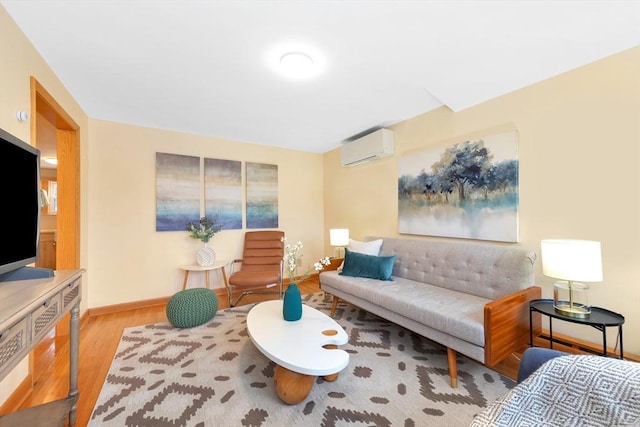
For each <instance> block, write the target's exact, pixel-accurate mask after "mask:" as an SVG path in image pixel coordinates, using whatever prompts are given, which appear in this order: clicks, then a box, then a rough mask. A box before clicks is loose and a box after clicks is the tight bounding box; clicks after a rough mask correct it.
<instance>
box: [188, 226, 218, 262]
mask: <svg viewBox="0 0 640 427" xmlns="http://www.w3.org/2000/svg"><path fill="white" fill-rule="evenodd" d="M216 220H217V218H216V217H215V216H214V217H213V218H208V217H206V216H203V217H202V218H200V221H199V222H197V223H193V222H190V223H188V224H187V227H186V229H187V231H188V232H189V236H190V237H192V238H193V239H198V240H200V241H201V242H202V243H204V246H203V247H202V248H200V249H198V252H197V253H196V262H197V263H198V265H200V266H203V267H204V266H209V265H212V264H213V262H214V261H215V260H216V253H215V251H214V250H213V249H212V248H210V247H209V246H207V243H209V240H211V238H212V237H213V236H214V235H215V234H216V233H217V232H219V231H220V230H221V229H222V226H220V225H218V224H216Z"/></svg>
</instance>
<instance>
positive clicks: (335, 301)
mask: <svg viewBox="0 0 640 427" xmlns="http://www.w3.org/2000/svg"><path fill="white" fill-rule="evenodd" d="M338 301H340V298H338V297H337V296H335V295H334V296H333V303H331V313H329V316H330V317H333V315H334V314H336V308H338Z"/></svg>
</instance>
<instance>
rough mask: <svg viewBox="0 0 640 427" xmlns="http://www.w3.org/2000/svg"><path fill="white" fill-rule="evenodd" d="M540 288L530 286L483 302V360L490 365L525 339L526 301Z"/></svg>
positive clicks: (524, 343)
mask: <svg viewBox="0 0 640 427" xmlns="http://www.w3.org/2000/svg"><path fill="white" fill-rule="evenodd" d="M541 295H542V289H541V288H540V287H539V286H531V287H530V288H527V289H523V290H521V291H518V292H514V293H512V294H509V295H506V296H504V297H502V298H499V299H497V300H494V301H491V302H490V303H488V304H486V305H485V306H484V363H485V365H486V366H488V367H492V366H495V365H497V364H498V363H500V361H502V360H503V359H504V358H505V357H507V356H509V355H510V354H511V353H513V352H515V351H517V350H519V349H520V348H521V347H522V346H524V345H526V344H528V343H529V301H531V300H534V299H539V298H540V297H541Z"/></svg>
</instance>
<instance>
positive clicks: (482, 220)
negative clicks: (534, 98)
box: [398, 131, 519, 242]
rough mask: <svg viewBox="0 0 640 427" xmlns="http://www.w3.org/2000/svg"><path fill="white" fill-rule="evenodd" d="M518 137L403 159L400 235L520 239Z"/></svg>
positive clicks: (500, 137)
mask: <svg viewBox="0 0 640 427" xmlns="http://www.w3.org/2000/svg"><path fill="white" fill-rule="evenodd" d="M518 180H519V163H518V133H517V132H516V131H511V132H505V133H500V134H496V135H491V136H487V137H485V138H481V139H477V140H468V141H461V142H459V143H456V144H454V145H451V146H448V147H445V148H440V149H432V150H425V151H423V152H420V153H416V154H412V155H408V156H404V157H401V158H400V159H399V164H398V232H399V233H406V234H420V235H429V236H444V237H458V238H466V239H480V240H494V241H503V242H517V241H518V203H519V190H518Z"/></svg>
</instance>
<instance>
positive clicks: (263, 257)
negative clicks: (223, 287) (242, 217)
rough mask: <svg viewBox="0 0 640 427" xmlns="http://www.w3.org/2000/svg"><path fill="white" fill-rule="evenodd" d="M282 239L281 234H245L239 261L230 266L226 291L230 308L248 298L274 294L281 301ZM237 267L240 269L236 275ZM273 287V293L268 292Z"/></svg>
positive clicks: (259, 232) (249, 232) (279, 232)
mask: <svg viewBox="0 0 640 427" xmlns="http://www.w3.org/2000/svg"><path fill="white" fill-rule="evenodd" d="M283 237H284V232H283V231H248V232H247V233H246V234H245V236H244V249H243V254H242V258H241V259H235V260H233V262H232V263H231V273H230V275H229V280H228V282H229V285H228V288H227V293H228V294H229V306H230V307H234V306H235V305H236V304H237V303H238V301H240V299H241V298H242V297H243V296H245V295H249V294H265V293H270V294H273V293H277V294H278V295H279V297H280V298H282V275H283V257H284V242H283V241H282V238H283ZM237 266H240V268H239V269H238V270H237V271H236V268H237ZM273 287H276V289H270V288H273ZM238 294H239V295H238ZM234 298H235V299H234Z"/></svg>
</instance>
